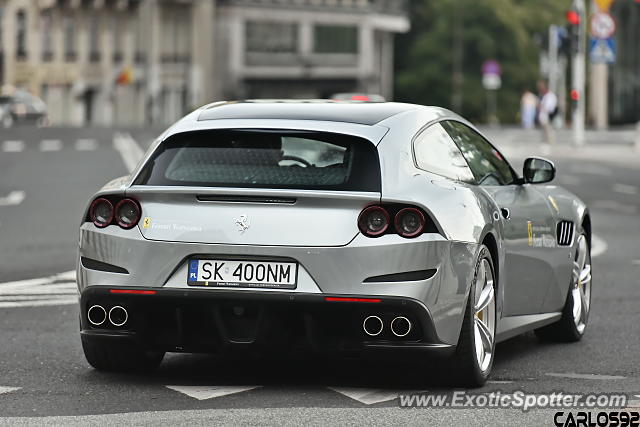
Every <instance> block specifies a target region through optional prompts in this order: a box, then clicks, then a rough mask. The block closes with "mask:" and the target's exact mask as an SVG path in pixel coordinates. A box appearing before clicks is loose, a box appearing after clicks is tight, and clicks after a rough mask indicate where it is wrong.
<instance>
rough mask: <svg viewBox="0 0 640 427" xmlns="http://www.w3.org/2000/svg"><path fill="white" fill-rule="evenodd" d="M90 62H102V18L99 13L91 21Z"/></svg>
mask: <svg viewBox="0 0 640 427" xmlns="http://www.w3.org/2000/svg"><path fill="white" fill-rule="evenodd" d="M89 62H100V18H99V17H98V15H97V14H93V15H92V16H91V18H90V21H89Z"/></svg>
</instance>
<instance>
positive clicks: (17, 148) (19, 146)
mask: <svg viewBox="0 0 640 427" xmlns="http://www.w3.org/2000/svg"><path fill="white" fill-rule="evenodd" d="M2 151H4V152H5V153H19V152H21V151H24V142H23V141H4V142H3V143H2Z"/></svg>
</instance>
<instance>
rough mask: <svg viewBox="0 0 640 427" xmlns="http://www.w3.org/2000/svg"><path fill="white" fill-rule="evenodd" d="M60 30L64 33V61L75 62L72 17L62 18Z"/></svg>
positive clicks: (74, 35) (74, 34)
mask: <svg viewBox="0 0 640 427" xmlns="http://www.w3.org/2000/svg"><path fill="white" fill-rule="evenodd" d="M62 29H63V31H64V59H65V61H67V62H73V61H75V60H76V33H75V30H76V29H75V25H74V22H73V17H72V16H68V15H65V16H64V17H63V18H62Z"/></svg>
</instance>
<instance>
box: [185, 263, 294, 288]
mask: <svg viewBox="0 0 640 427" xmlns="http://www.w3.org/2000/svg"><path fill="white" fill-rule="evenodd" d="M297 278H298V264H297V263H295V262H266V261H238V260H226V259H217V260H216V259H192V260H190V261H189V276H188V277H187V284H188V285H189V286H203V287H208V286H209V287H214V286H231V287H248V288H279V289H295V288H296V281H297Z"/></svg>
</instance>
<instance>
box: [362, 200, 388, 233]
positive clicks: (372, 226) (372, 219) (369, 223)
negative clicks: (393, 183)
mask: <svg viewBox="0 0 640 427" xmlns="http://www.w3.org/2000/svg"><path fill="white" fill-rule="evenodd" d="M389 221H390V217H389V213H387V211H386V210H385V209H384V208H382V207H380V206H369V207H368V208H366V209H365V210H363V211H362V213H360V216H359V217H358V228H359V229H360V231H361V232H362V234H364V235H365V236H369V237H378V236H381V235H382V234H384V232H385V231H387V228H389Z"/></svg>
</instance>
